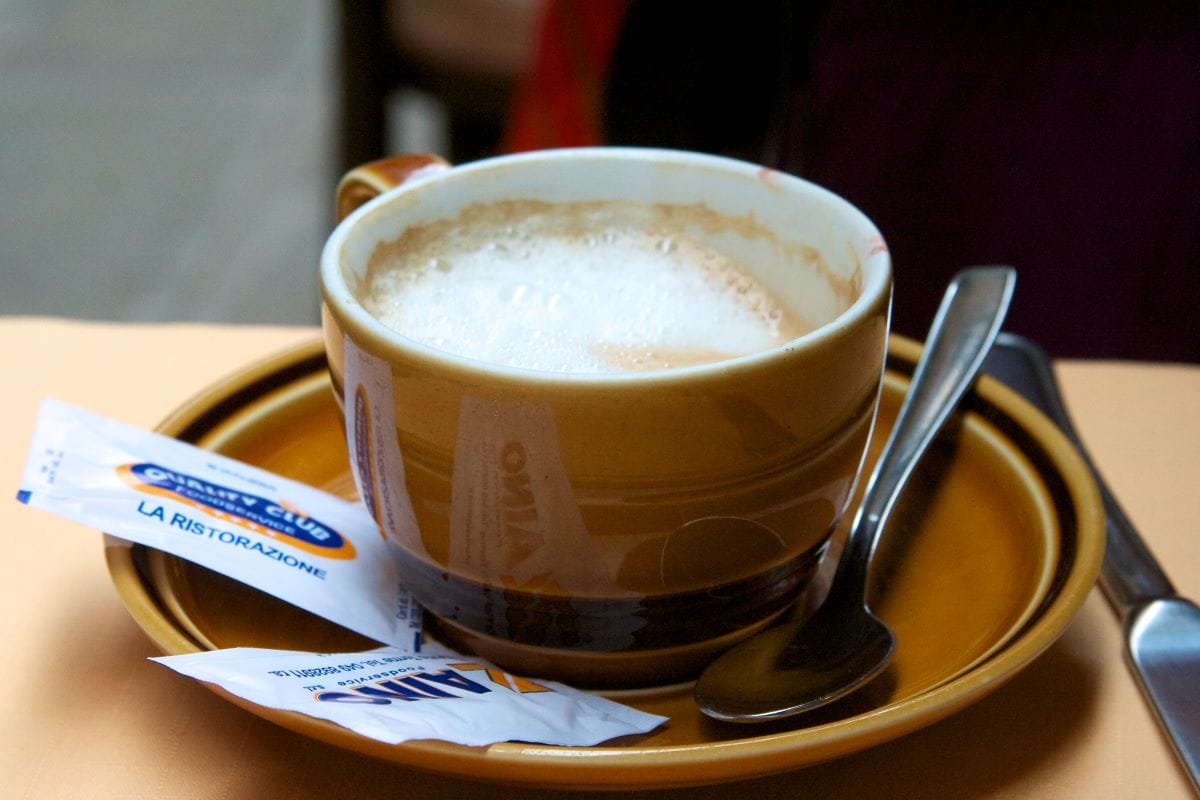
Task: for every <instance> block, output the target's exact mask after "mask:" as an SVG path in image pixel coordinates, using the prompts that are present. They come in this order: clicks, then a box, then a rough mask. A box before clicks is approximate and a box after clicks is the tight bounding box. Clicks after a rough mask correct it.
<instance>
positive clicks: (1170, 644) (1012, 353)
mask: <svg viewBox="0 0 1200 800" xmlns="http://www.w3.org/2000/svg"><path fill="white" fill-rule="evenodd" d="M984 370H985V371H986V372H988V373H990V374H991V375H992V376H993V377H995V378H998V379H1000V380H1001V381H1003V382H1004V383H1006V384H1008V385H1009V386H1010V387H1011V388H1013V389H1014V390H1016V391H1017V392H1018V393H1020V394H1021V395H1023V396H1024V397H1025V398H1026V399H1027V400H1029V401H1030V402H1031V403H1033V404H1034V405H1035V406H1037V407H1038V408H1039V409H1040V410H1041V411H1042V412H1043V413H1044V414H1046V416H1048V417H1049V418H1050V419H1051V420H1053V421H1054V422H1055V424H1057V425H1058V427H1059V428H1060V429H1062V431H1063V433H1064V434H1066V436H1067V438H1068V439H1070V440H1071V442H1072V443H1073V444H1074V445H1075V447H1076V448H1077V449H1078V450H1079V453H1080V455H1082V457H1083V460H1084V461H1085V462H1086V463H1087V465H1088V467H1089V468H1090V469H1091V470H1092V474H1093V475H1094V476H1095V479H1096V485H1097V486H1098V487H1099V489H1100V497H1101V499H1102V500H1103V502H1104V511H1105V515H1106V517H1107V533H1106V547H1107V549H1106V550H1105V554H1104V563H1103V566H1102V567H1101V570H1100V587H1101V589H1102V590H1103V591H1104V595H1105V597H1106V598H1107V599H1108V602H1109V604H1110V605H1111V606H1112V607H1113V609H1114V610H1115V611H1116V613H1117V616H1119V617H1120V619H1121V622H1122V625H1123V626H1124V630H1125V645H1126V651H1125V654H1126V660H1127V662H1128V664H1129V666H1130V668H1131V669H1132V671H1133V674H1134V676H1135V677H1136V678H1137V681H1138V684H1139V685H1140V686H1141V689H1142V692H1143V693H1144V695H1145V697H1146V699H1147V701H1148V702H1149V704H1150V706H1151V708H1153V709H1154V712H1155V714H1156V716H1157V717H1158V721H1159V724H1160V725H1161V726H1162V728H1163V730H1164V731H1165V732H1166V734H1167V736H1168V738H1169V739H1170V741H1171V744H1172V746H1173V747H1174V749H1175V752H1176V754H1177V755H1178V756H1179V760H1180V761H1181V762H1182V763H1183V766H1184V767H1185V768H1186V770H1187V772H1188V776H1189V777H1190V778H1191V780H1192V785H1193V787H1194V788H1195V789H1196V791H1197V792H1200V608H1198V607H1197V606H1196V604H1195V603H1193V602H1192V601H1190V600H1188V599H1186V598H1183V597H1180V596H1179V595H1178V594H1177V593H1176V591H1175V587H1174V586H1172V585H1171V581H1170V580H1169V579H1168V578H1167V576H1166V573H1164V572H1163V570H1162V568H1161V567H1160V566H1159V564H1158V562H1157V561H1156V560H1155V558H1154V556H1153V555H1152V554H1151V552H1150V549H1149V548H1148V547H1147V546H1146V543H1145V542H1144V541H1142V538H1141V536H1140V535H1139V534H1138V532H1137V529H1135V528H1134V527H1133V523H1131V522H1130V521H1129V518H1128V517H1127V516H1125V512H1124V511H1122V510H1121V506H1120V505H1119V504H1118V503H1117V500H1116V498H1115V497H1113V494H1112V492H1111V491H1110V490H1109V488H1108V487H1107V486H1106V485H1105V483H1104V479H1103V478H1102V477H1101V475H1100V472H1099V471H1098V470H1097V469H1096V466H1095V464H1094V463H1092V460H1091V458H1090V457H1089V456H1088V453H1087V451H1086V450H1085V449H1084V446H1083V442H1082V441H1081V440H1080V439H1079V435H1078V434H1077V433H1076V432H1075V429H1074V427H1073V426H1072V424H1071V419H1070V417H1069V416H1068V415H1067V410H1066V407H1065V406H1064V404H1063V401H1062V396H1061V394H1060V393H1059V390H1058V385H1057V383H1056V381H1055V378H1054V373H1053V371H1052V370H1051V367H1050V361H1049V359H1047V357H1046V354H1045V353H1044V352H1043V351H1042V349H1041V348H1040V347H1038V346H1037V345H1035V344H1034V343H1032V342H1030V341H1029V340H1028V339H1024V338H1022V337H1019V336H1015V335H1013V334H1009V333H1003V334H1001V335H1000V337H999V338H998V339H997V341H996V344H995V345H994V346H993V348H992V351H991V353H990V354H989V355H988V359H987V361H985V362H984Z"/></svg>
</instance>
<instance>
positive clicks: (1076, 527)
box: [105, 334, 1104, 789]
mask: <svg viewBox="0 0 1200 800" xmlns="http://www.w3.org/2000/svg"><path fill="white" fill-rule="evenodd" d="M920 352H921V345H920V344H919V343H918V342H916V341H914V340H911V339H906V338H904V337H900V336H897V335H895V334H893V335H892V336H891V337H890V338H889V347H888V369H889V370H906V371H907V372H909V373H910V372H911V370H912V368H913V365H915V363H916V361H917V359H918V358H919V355H920ZM321 369H324V351H323V347H322V343H321V341H320V340H315V341H312V342H307V343H303V344H301V345H299V346H295V347H292V348H289V349H287V350H285V351H283V352H281V353H278V354H276V355H274V356H270V357H268V358H265V359H262V360H260V361H258V362H255V363H252V364H250V365H248V366H246V367H244V368H243V369H240V370H238V371H237V372H235V373H233V374H231V375H230V376H228V377H227V378H225V379H224V380H221V381H218V382H216V383H214V384H212V385H210V386H208V387H206V388H205V389H203V390H202V391H200V392H198V393H196V394H194V395H193V396H192V397H191V398H189V399H188V400H186V401H185V402H184V403H183V404H181V405H180V406H179V407H177V408H176V409H175V410H174V411H173V412H172V413H171V414H170V415H168V416H167V417H166V418H164V420H163V421H162V422H161V423H160V424H159V425H158V426H157V428H156V430H157V431H158V432H160V433H166V434H168V435H172V436H176V437H178V438H181V439H185V440H188V439H195V438H199V437H201V436H203V433H204V431H205V430H209V429H211V428H213V427H214V426H216V425H217V424H219V423H220V422H221V421H222V420H223V419H225V418H226V417H227V416H228V414H229V413H231V412H232V411H236V409H238V408H239V407H242V406H243V405H244V403H245V401H246V396H247V394H248V393H261V394H266V393H269V392H270V391H273V390H274V389H275V388H279V387H282V386H286V385H288V384H289V383H291V382H293V381H295V380H297V379H298V378H300V377H302V376H307V375H309V374H311V373H312V372H314V371H317V370H321ZM971 402H972V410H973V411H976V412H979V413H982V414H983V415H984V416H985V417H986V418H988V419H989V420H990V421H992V422H997V423H999V424H1000V425H1001V426H1002V427H1003V428H1005V429H1006V433H1012V432H1015V433H1017V434H1018V435H1023V436H1024V438H1027V439H1028V443H1027V444H1032V445H1036V446H1037V448H1038V449H1039V450H1040V451H1041V453H1040V456H1041V457H1042V459H1043V461H1045V462H1046V463H1048V464H1050V465H1052V466H1053V467H1055V468H1056V471H1057V473H1058V478H1059V480H1060V481H1061V483H1062V489H1063V490H1065V495H1066V497H1069V499H1070V500H1071V502H1072V505H1073V508H1072V511H1073V512H1074V516H1075V520H1074V524H1073V526H1071V527H1072V528H1073V531H1068V530H1067V529H1066V526H1063V529H1062V530H1060V531H1059V537H1060V544H1062V543H1064V542H1065V539H1066V537H1067V536H1068V534H1069V533H1071V532H1073V533H1074V542H1072V543H1070V544H1071V546H1070V547H1065V548H1062V549H1063V550H1064V555H1063V556H1062V558H1063V559H1064V562H1063V566H1061V567H1060V572H1062V577H1061V579H1060V580H1058V581H1057V582H1056V586H1055V587H1052V590H1051V591H1050V592H1049V594H1048V595H1047V597H1046V598H1045V599H1044V600H1043V601H1042V606H1041V608H1040V609H1039V610H1038V611H1037V612H1035V613H1034V614H1033V616H1032V617H1031V618H1030V619H1029V620H1028V622H1027V623H1026V624H1025V626H1024V628H1023V629H1022V630H1020V631H1018V632H1017V633H1015V634H1013V635H1012V636H1011V637H1010V639H1009V641H1008V643H1007V644H1005V645H1004V646H1002V647H1001V648H1000V649H999V651H997V652H994V653H992V654H991V655H990V656H988V657H987V658H985V659H983V660H981V661H980V662H978V663H976V664H974V665H973V666H972V667H970V668H969V669H967V670H965V671H963V672H961V673H960V674H958V675H957V676H948V678H947V681H946V682H945V683H942V684H940V685H938V686H936V687H934V688H932V689H929V690H927V691H925V692H922V693H920V694H917V695H914V696H912V697H908V698H904V699H902V700H900V701H897V702H895V703H890V704H888V705H885V706H881V707H879V708H877V709H873V710H872V711H870V712H868V713H865V714H860V715H858V716H855V717H850V718H846V719H842V720H837V721H834V722H830V723H826V724H822V725H817V726H813V727H808V728H797V729H791V730H787V731H782V732H775V733H768V734H763V735H748V736H746V737H744V738H738V739H732V740H729V741H723V742H715V743H714V742H697V743H685V744H671V745H653V746H641V747H639V746H621V745H611V746H610V745H606V746H604V747H595V748H581V747H562V746H552V745H532V744H524V743H514V742H505V743H500V744H494V745H490V746H488V747H484V748H478V747H466V746H463V745H456V744H451V743H448V742H440V741H428V740H416V741H410V742H405V743H402V744H399V745H387V744H384V743H382V742H375V741H374V740H370V739H366V738H364V737H361V736H359V735H358V734H355V733H353V732H351V731H349V730H348V729H345V728H341V727H339V726H336V725H334V724H333V723H329V722H326V721H323V720H316V719H313V718H310V717H306V716H303V715H300V714H297V713H295V712H286V711H278V710H276V709H269V708H265V707H262V706H259V705H257V704H255V703H251V702H249V701H246V700H243V699H241V698H238V697H236V696H233V695H231V694H229V693H228V692H226V691H224V690H223V689H220V688H219V687H216V686H212V685H208V686H209V688H210V689H212V690H213V691H214V692H216V693H217V694H218V695H219V696H222V697H223V698H225V699H226V700H228V701H230V702H232V703H234V704H235V705H238V706H240V707H242V708H244V709H246V710H248V711H250V712H251V713H254V714H256V715H258V716H260V717H263V718H265V719H268V720H270V721H273V722H275V723H277V724H279V725H281V726H283V727H285V728H288V729H290V730H293V731H295V732H297V733H300V734H301V735H305V736H310V737H312V738H315V739H319V740H321V741H324V742H326V743H329V744H333V745H335V746H338V747H341V748H344V749H348V750H351V751H355V752H359V753H364V754H367V755H371V756H374V757H377V758H381V759H384V760H386V761H390V762H393V763H396V764H398V765H405V766H411V767H416V768H419V769H423V770H426V771H432V772H436V773H439V774H443V775H448V776H453V777H467V778H470V779H474V780H485V781H489V782H494V783H500V784H509V785H520V786H539V787H543V788H545V787H556V788H568V789H569V788H583V789H598V788H626V789H636V788H675V787H684V786H697V785H707V784H713V783H720V782H727V781H734V780H740V779H746V778H750V777H757V776H761V775H765V774H770V773H777V772H783V771H787V770H790V769H794V768H798V767H802V766H807V765H811V764H815V763H818V762H821V761H827V760H830V759H833V758H837V757H840V756H843V755H848V754H849V753H852V752H858V751H860V750H864V749H867V748H869V747H873V746H875V745H877V744H880V743H883V742H885V741H888V740H891V739H894V738H897V737H899V736H902V735H904V734H906V733H910V732H912V731H914V730H917V729H919V728H922V727H924V726H926V725H929V724H931V723H933V722H935V721H937V720H939V719H943V718H945V717H947V716H949V715H951V714H953V713H955V712H957V711H959V710H961V709H962V708H965V707H966V706H968V705H970V704H972V703H974V702H975V701H977V700H979V699H981V698H982V697H983V696H985V695H987V694H990V693H991V692H992V691H994V690H995V689H997V688H999V686H1000V685H1002V684H1003V683H1005V682H1006V681H1007V680H1009V679H1010V678H1012V677H1014V676H1015V675H1016V674H1017V673H1018V672H1020V671H1021V669H1023V668H1024V667H1025V666H1027V665H1028V664H1029V663H1031V662H1032V661H1033V660H1034V659H1035V658H1036V657H1037V656H1039V655H1040V654H1041V653H1042V652H1043V651H1044V650H1045V649H1046V648H1048V647H1049V646H1050V645H1051V644H1052V643H1053V642H1054V641H1056V640H1057V639H1058V637H1059V635H1061V633H1062V632H1063V631H1064V630H1065V628H1066V626H1067V624H1068V623H1069V622H1070V620H1071V619H1072V618H1073V617H1074V616H1075V614H1076V613H1077V612H1078V610H1079V608H1080V607H1081V606H1082V604H1083V602H1084V600H1085V599H1086V597H1087V595H1088V594H1089V593H1090V590H1091V587H1092V585H1093V584H1094V583H1095V580H1096V577H1097V576H1098V574H1099V569H1100V562H1101V560H1102V557H1103V543H1104V516H1103V509H1102V506H1101V504H1100V498H1099V493H1098V490H1097V489H1096V487H1095V484H1094V482H1093V480H1092V477H1091V473H1090V471H1089V470H1088V469H1087V467H1086V465H1085V464H1084V462H1083V460H1082V459H1081V458H1080V456H1079V454H1078V453H1077V451H1076V450H1075V449H1074V447H1073V446H1072V445H1071V444H1070V443H1069V442H1068V440H1067V439H1066V437H1065V436H1063V435H1062V434H1061V432H1059V431H1058V429H1057V427H1055V426H1054V425H1053V423H1051V422H1050V421H1049V420H1048V419H1047V418H1046V417H1045V416H1044V415H1042V414H1041V412H1039V411H1038V410H1037V409H1036V408H1034V407H1033V406H1032V405H1031V404H1030V403H1028V402H1027V401H1026V400H1024V398H1022V397H1020V396H1019V395H1018V394H1017V393H1016V392H1014V391H1012V390H1011V389H1009V388H1008V387H1007V386H1005V385H1004V384H1002V383H1000V382H999V381H997V380H995V379H993V378H991V377H989V376H986V375H985V376H981V377H980V379H979V382H978V384H977V386H976V388H975V390H974V392H973V395H972V400H971ZM1021 449H1022V450H1024V449H1025V448H1024V447H1022V448H1021ZM1037 469H1038V472H1039V474H1041V475H1043V477H1044V476H1045V473H1044V472H1043V467H1042V466H1040V465H1039V466H1037ZM1056 505H1057V504H1056ZM139 550H142V551H144V550H145V548H140V546H136V545H131V544H130V543H128V542H125V541H122V540H119V539H116V538H114V537H111V536H108V535H105V559H106V562H107V564H108V568H109V571H110V576H111V579H112V580H113V583H114V586H115V587H116V589H117V591H118V593H119V595H120V596H121V599H122V601H123V602H124V604H125V605H126V607H127V609H128V610H129V612H130V614H131V615H132V616H133V617H134V619H135V621H136V622H137V623H138V625H139V626H140V627H141V628H142V629H143V631H145V633H146V634H147V635H148V637H149V638H150V639H151V641H152V642H153V643H154V645H155V646H156V647H157V648H158V649H159V650H161V651H162V652H164V653H168V654H173V653H184V652H197V651H200V650H202V649H205V648H204V646H203V645H202V644H201V643H199V642H197V641H196V640H195V639H194V638H193V637H191V636H189V635H188V633H187V632H186V631H185V630H183V629H181V628H180V626H179V621H178V619H176V618H175V615H174V614H172V613H171V611H170V609H169V608H167V607H165V606H164V605H163V603H162V601H161V598H157V597H156V596H155V592H154V591H153V588H152V587H151V586H150V585H148V584H147V582H146V572H145V563H144V561H145V558H144V552H143V553H141V554H139ZM1068 558H1069V560H1066V559H1068ZM172 621H173V622H174V623H175V625H174V626H172ZM685 686H686V685H685ZM679 690H680V686H675V687H665V688H664V689H663V690H662V691H664V692H667V691H679ZM748 731H749V729H748Z"/></svg>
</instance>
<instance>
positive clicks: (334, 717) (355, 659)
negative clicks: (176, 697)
mask: <svg viewBox="0 0 1200 800" xmlns="http://www.w3.org/2000/svg"><path fill="white" fill-rule="evenodd" d="M151 661H157V662H158V663H160V664H164V665H166V666H168V667H170V668H171V669H173V670H175V671H176V672H180V673H182V674H184V675H188V676H190V677H192V678H196V679H198V680H201V681H204V682H206V683H213V684H217V685H218V686H221V687H222V688H224V689H225V690H227V691H229V692H231V693H232V694H234V695H237V696H238V697H241V698H243V699H245V700H249V701H251V702H253V703H256V704H258V705H260V706H267V707H269V708H276V709H282V710H286V711H296V712H299V713H301V714H305V715H307V716H310V717H317V718H320V719H326V720H329V721H331V722H334V723H337V724H338V725H341V726H342V727H344V728H348V729H350V730H352V731H354V732H355V733H358V734H360V735H362V736H367V737H370V738H372V739H377V740H379V741H382V742H387V743H388V744H398V743H400V742H404V741H408V740H411V739H440V740H443V741H449V742H455V743H458V744H464V745H488V744H494V743H496V742H508V741H522V742H536V743H540V744H551V745H568V746H580V747H583V746H588V745H593V744H599V743H600V742H604V741H607V740H609V739H612V738H615V737H618V736H626V735H629V734H637V733H647V732H649V731H652V730H654V729H655V728H657V727H658V726H659V725H661V724H662V723H663V722H665V721H666V719H667V718H666V717H661V716H658V715H655V714H649V713H646V712H644V711H639V710H637V709H634V708H630V707H628V706H624V705H621V704H619V703H615V702H613V701H611V700H607V699H605V698H603V697H599V696H597V695H592V694H588V693H587V692H582V691H579V690H577V689H572V688H570V687H568V686H564V685H562V684H560V683H554V682H552V681H543V680H537V681H534V680H530V679H528V678H519V677H516V676H514V675H510V674H509V673H507V672H504V671H502V670H500V669H498V668H496V667H494V666H492V665H491V664H489V663H487V662H485V661H481V660H479V659H475V658H472V657H470V656H459V655H439V656H432V655H415V654H411V653H404V652H401V651H400V650H397V649H396V648H389V647H384V648H380V649H378V650H370V651H367V652H362V653H324V654H317V653H297V652H292V651H288V650H266V649H260V648H251V647H237V648H231V649H228V650H212V651H209V652H203V653H195V654H190V655H182V656H164V657H161V658H152V659H151Z"/></svg>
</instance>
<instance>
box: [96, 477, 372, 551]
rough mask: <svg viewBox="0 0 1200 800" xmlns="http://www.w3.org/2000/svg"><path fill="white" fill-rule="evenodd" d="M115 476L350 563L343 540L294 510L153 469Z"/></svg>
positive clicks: (348, 549)
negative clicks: (346, 559)
mask: <svg viewBox="0 0 1200 800" xmlns="http://www.w3.org/2000/svg"><path fill="white" fill-rule="evenodd" d="M117 472H118V474H120V475H121V477H122V478H123V479H124V480H125V481H126V482H127V483H129V484H130V485H131V486H133V487H134V488H135V489H137V490H139V491H142V492H148V493H150V494H156V495H159V496H164V497H169V498H171V499H173V500H179V501H182V502H185V503H187V504H188V505H191V506H193V507H196V508H200V509H202V510H205V511H208V512H209V513H212V514H214V515H215V516H217V517H219V518H221V519H223V520H226V521H228V522H231V523H233V524H235V525H238V526H240V527H243V528H247V529H249V530H252V531H254V532H256V533H261V534H263V535H266V536H271V537H273V538H276V539H281V540H285V541H287V542H288V543H289V544H292V545H294V546H296V547H299V548H301V549H303V550H306V551H308V552H310V553H315V554H317V555H323V556H326V557H329V558H353V557H354V545H352V544H351V543H350V541H349V540H347V539H346V537H344V536H342V535H341V534H340V533H338V532H337V531H335V530H334V529H333V528H330V527H329V526H328V525H325V524H323V523H321V522H319V521H318V520H315V519H313V518H312V517H310V516H308V515H306V514H304V513H302V512H300V511H296V510H295V509H291V508H288V507H286V506H285V505H283V504H281V503H279V502H277V501H275V500H271V499H269V498H266V497H260V496H258V495H253V494H247V493H246V492H243V491H241V490H239V489H234V488H231V487H228V486H222V485H221V484H219V483H213V482H211V481H207V480H204V479H203V478H197V477H196V476H194V475H188V474H186V473H182V472H176V471H174V470H170V469H167V468H165V467H161V466H159V465H157V464H150V463H143V464H126V465H124V466H121V467H118V468H117Z"/></svg>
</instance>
